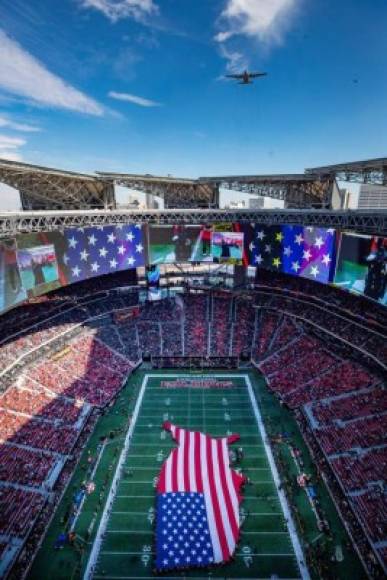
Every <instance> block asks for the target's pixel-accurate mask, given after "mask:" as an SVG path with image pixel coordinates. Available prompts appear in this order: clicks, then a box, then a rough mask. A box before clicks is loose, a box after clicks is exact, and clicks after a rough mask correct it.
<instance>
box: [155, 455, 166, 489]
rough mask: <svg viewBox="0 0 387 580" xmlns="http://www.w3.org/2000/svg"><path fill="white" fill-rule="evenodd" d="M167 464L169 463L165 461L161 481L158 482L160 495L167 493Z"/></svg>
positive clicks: (160, 476)
mask: <svg viewBox="0 0 387 580" xmlns="http://www.w3.org/2000/svg"><path fill="white" fill-rule="evenodd" d="M166 464H167V462H166V461H165V462H164V465H163V466H162V468H161V471H160V475H159V481H158V484H157V491H158V492H159V493H165V492H166V489H165V468H166Z"/></svg>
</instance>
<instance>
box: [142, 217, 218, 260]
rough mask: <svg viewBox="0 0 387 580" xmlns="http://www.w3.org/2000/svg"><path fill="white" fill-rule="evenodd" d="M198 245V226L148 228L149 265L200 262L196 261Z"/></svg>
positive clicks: (199, 235) (199, 232) (199, 234)
mask: <svg viewBox="0 0 387 580" xmlns="http://www.w3.org/2000/svg"><path fill="white" fill-rule="evenodd" d="M200 245H201V227H200V226H196V225H193V226H191V225H188V226H185V225H176V226H170V225H167V226H150V228H149V261H150V263H151V264H173V263H174V262H190V261H191V262H192V261H200V260H199V259H197V258H198V257H199V253H200V248H199V246H200ZM210 246H211V244H210ZM209 253H210V252H209Z"/></svg>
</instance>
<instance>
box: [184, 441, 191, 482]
mask: <svg viewBox="0 0 387 580" xmlns="http://www.w3.org/2000/svg"><path fill="white" fill-rule="evenodd" d="M190 444H191V433H190V431H186V432H185V444H184V491H191V487H190V481H189V447H190Z"/></svg>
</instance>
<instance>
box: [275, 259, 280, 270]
mask: <svg viewBox="0 0 387 580" xmlns="http://www.w3.org/2000/svg"><path fill="white" fill-rule="evenodd" d="M280 265H281V260H280V259H279V258H274V259H273V266H275V267H276V268H279V267H280Z"/></svg>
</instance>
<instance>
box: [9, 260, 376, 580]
mask: <svg viewBox="0 0 387 580" xmlns="http://www.w3.org/2000/svg"><path fill="white" fill-rule="evenodd" d="M386 318H387V314H386V310H385V308H383V307H382V306H381V305H379V304H377V303H376V302H375V303H374V302H371V301H368V300H366V299H364V298H361V297H356V296H352V295H350V294H344V293H343V292H342V291H340V290H339V289H336V288H333V287H331V286H327V285H321V284H318V283H315V282H313V281H309V280H305V279H301V278H293V277H289V276H287V275H280V274H276V273H273V272H269V271H266V272H265V271H264V270H262V271H261V272H260V274H259V278H258V279H256V283H255V284H254V286H253V287H250V288H245V289H241V290H238V291H237V290H235V291H233V290H227V289H225V288H215V289H214V288H211V287H209V286H204V285H203V286H199V287H195V288H192V287H191V286H190V285H189V284H187V285H186V286H185V287H184V292H182V293H181V294H179V295H178V297H177V298H176V297H175V295H172V293H171V294H170V295H169V297H167V298H165V299H163V300H160V301H158V302H155V303H150V302H142V301H140V292H139V287H138V286H136V285H133V286H128V273H127V272H121V273H117V274H113V275H107V276H103V277H101V278H95V279H92V280H88V281H84V282H79V283H77V284H73V285H70V286H69V287H66V288H62V289H60V290H55V291H53V292H50V293H48V294H46V295H44V296H41V297H39V298H35V299H33V300H31V301H30V302H28V303H26V304H24V305H21V306H19V307H18V308H15V309H13V310H10V311H8V312H7V313H5V314H3V315H2V316H1V318H0V337H1V340H0V364H1V370H0V373H1V374H0V376H1V394H0V438H1V446H0V507H1V509H0V514H1V515H0V576H6V575H9V577H10V578H15V579H16V578H24V577H27V576H28V574H29V575H30V577H31V578H39V579H40V580H42V579H43V578H53V577H55V578H70V577H71V578H76V577H80V576H82V575H83V574H84V573H85V571H88V573H90V577H91V576H92V573H93V571H94V572H95V577H106V578H108V577H130V573H129V572H130V570H129V568H130V566H132V568H133V570H134V571H135V572H134V576H132V577H149V576H151V575H152V572H151V571H152V569H153V566H152V564H151V563H150V564H149V562H150V558H153V554H152V543H153V541H152V536H150V535H149V534H150V532H149V530H147V533H146V534H145V536H146V537H145V539H144V541H140V540H141V539H139V540H138V542H137V544H136V546H137V548H136V549H135V550H132V551H133V554H131V550H130V549H127V552H125V553H127V555H128V557H129V560H126V561H123V560H122V559H121V560H120V561H119V564H118V566H116V567H115V568H114V566H113V565H111V567H109V566H110V564H109V562H110V558H107V556H106V554H105V556H104V552H107V554H109V552H111V557H112V558H113V553H114V552H120V550H121V551H122V542H118V543H117V542H116V543H114V542H110V544H109V541H108V538H109V529H111V528H109V527H108V528H107V529H106V530H105V532H104V533H102V532H101V530H102V531H103V526H104V525H106V523H107V522H106V521H105V520H107V519H109V516H110V515H111V514H110V512H109V510H110V509H111V506H110V504H109V503H108V502H109V501H111V500H112V498H113V497H114V496H115V495H116V492H117V489H118V492H120V489H121V487H120V486H121V483H120V476H124V478H126V479H128V480H130V478H132V481H133V486H132V491H133V490H134V491H133V493H132V495H134V496H136V494H137V496H138V497H137V498H136V497H134V504H132V507H133V505H134V506H136V505H137V502H138V506H139V508H138V511H139V512H140V516H139V518H140V519H135V520H133V522H131V521H130V518H129V521H128V525H130V524H131V523H132V524H133V523H134V526H135V527H134V528H132V529H134V530H136V529H138V530H141V526H144V525H145V523H144V521H145V522H148V523H149V524H150V526H151V527H150V530H152V526H153V525H154V524H153V520H154V518H153V519H152V518H151V521H149V520H148V519H147V517H148V515H149V506H152V502H150V503H149V502H148V503H149V505H148V504H146V505H145V504H142V503H141V501H140V496H141V494H145V495H146V494H148V495H149V490H147V491H146V493H145V491H141V489H142V486H141V485H138V484H137V487H136V485H134V484H135V481H136V478H137V477H138V472H141V469H148V471H149V473H153V477H156V476H157V473H158V472H159V470H160V459H157V458H156V456H155V457H154V458H153V459H152V460H149V463H147V462H145V463H144V461H145V460H144V459H141V455H140V462H139V463H135V464H134V467H133V466H131V464H130V463H128V464H125V463H124V460H125V459H126V455H125V452H126V451H127V450H125V444H126V443H128V442H130V438H131V437H132V436H133V442H134V443H136V444H139V445H140V446H141V442H139V441H138V438H136V437H137V435H136V433H137V431H136V429H140V431H141V428H142V429H143V430H144V429H145V431H146V429H147V425H148V423H149V424H150V425H152V427H153V426H155V429H157V437H158V438H159V439H160V428H161V421H160V418H162V416H163V415H164V410H165V407H164V406H165V405H167V407H169V408H168V413H170V415H173V416H176V417H177V418H180V417H181V420H182V421H184V420H185V421H186V422H187V425H188V426H191V428H193V429H194V428H196V429H203V430H204V429H205V427H206V423H205V422H203V421H204V420H203V416H205V415H200V417H199V418H198V421H199V422H198V424H196V425H195V421H194V418H193V417H191V418H190V417H186V415H185V410H186V409H189V408H190V407H189V405H190V404H191V403H189V404H188V403H187V399H186V396H188V394H189V396H191V395H192V397H193V398H194V397H196V396H198V393H200V396H202V397H204V396H206V397H209V396H211V395H210V393H211V392H212V391H211V389H204V388H200V386H199V387H196V389H197V391H195V388H193V387H192V388H191V387H187V386H186V385H183V386H181V387H180V390H179V389H173V390H172V391H171V400H170V402H169V403H168V402H166V401H165V397H166V396H167V395H165V394H164V393H165V389H164V391H163V390H162V389H161V387H157V386H155V389H156V391H155V392H154V393H153V398H152V400H150V399H149V400H148V399H147V398H146V397H147V396H148V395H147V394H146V393H145V399H144V401H145V403H144V404H145V409H148V411H149V417H148V416H147V415H145V416H144V417H143V420H144V421H145V423H141V422H139V423H138V427H136V426H135V419H136V418H137V415H138V413H140V415H139V416H140V419H141V413H142V412H143V411H142V410H141V398H140V397H142V396H143V395H144V391H142V390H141V389H142V387H141V385H142V384H143V380H142V379H143V376H144V370H143V369H148V371H145V372H149V369H150V367H151V364H152V361H153V365H154V367H156V368H157V369H161V368H168V369H171V368H177V369H179V368H180V369H181V368H182V369H185V370H184V371H180V374H183V375H184V376H185V377H186V376H187V375H188V373H189V371H190V370H192V368H196V369H199V370H200V371H201V372H202V373H206V374H211V372H213V369H214V368H219V367H222V368H223V369H225V368H227V369H231V368H233V367H235V366H239V368H240V369H244V370H243V371H241V370H239V371H238V372H239V373H240V372H243V373H247V376H248V377H249V379H248V380H249V381H251V384H252V385H253V386H252V387H251V389H252V391H251V392H252V393H253V394H252V395H251V397H250V399H249V400H248V398H246V401H245V399H244V397H247V390H246V389H247V387H246V385H240V384H234V387H235V388H237V389H240V392H241V394H240V395H237V397H238V398H239V399H240V402H241V403H243V404H246V419H245V420H246V421H248V423H246V429H247V424H250V421H251V424H253V423H254V421H255V418H257V415H254V409H255V406H254V405H256V407H257V409H258V408H259V417H262V419H263V423H262V425H263V424H264V425H265V427H266V431H267V436H266V435H265V434H264V431H263V432H262V431H261V432H260V438H259V440H258V439H257V440H256V441H254V444H255V443H256V444H257V445H260V446H261V447H262V446H263V447H264V448H265V452H266V455H262V464H261V463H259V461H258V460H257V459H255V458H254V455H253V454H251V452H250V451H249V444H248V443H246V441H247V440H248V437H251V436H252V434H251V432H248V431H247V430H246V431H245V430H244V427H243V426H244V424H245V420H244V418H243V416H240V417H239V419H235V421H234V418H233V417H234V413H233V408H231V411H230V415H229V419H226V415H227V410H225V407H224V405H225V403H224V402H223V399H224V398H225V397H226V400H227V394H224V392H222V393H220V392H219V400H218V402H217V404H218V405H223V407H221V415H220V416H219V417H217V419H216V422H215V423H214V424H213V428H212V431H211V427H210V426H209V427H208V430H209V432H210V433H212V434H213V435H218V436H220V435H221V434H222V433H224V434H225V433H226V431H228V430H229V429H231V430H237V432H238V430H239V431H240V432H241V435H242V437H241V442H240V445H241V447H240V451H239V453H238V454H235V453H234V454H233V453H232V452H231V454H230V460H231V464H232V465H234V468H238V469H239V470H240V471H241V473H245V474H246V476H247V477H248V478H249V480H250V481H249V483H248V484H247V486H246V489H245V492H244V495H246V497H247V498H248V500H246V503H245V505H246V507H244V504H243V503H242V508H241V509H242V510H244V511H243V512H242V511H241V513H243V514H244V515H243V517H242V520H243V525H242V539H243V541H242V543H241V546H240V549H239V548H238V551H237V553H236V562H235V563H231V564H227V565H226V566H225V568H220V569H219V568H213V569H209V570H208V571H207V572H206V574H207V573H208V574H210V575H213V576H220V577H224V576H227V577H237V578H238V577H239V578H241V577H254V578H257V577H268V576H269V577H270V575H271V574H278V575H279V577H289V576H291V577H295V576H298V575H300V576H302V577H305V578H306V577H308V575H310V576H311V577H312V578H318V577H324V578H334V577H340V578H348V577H351V578H363V577H364V576H365V575H366V576H368V577H370V578H382V577H384V576H385V574H386V570H387V526H386V522H387V495H386V488H385V479H386V466H387V397H386V384H385V382H384V377H385V373H386V365H387V341H386V328H387V325H386ZM141 365H142V366H141ZM139 367H141V368H139ZM154 372H155V371H154ZM157 372H158V373H159V374H160V373H163V372H164V371H160V370H157ZM165 372H166V373H167V374H168V373H169V372H170V371H165ZM175 372H176V371H175ZM218 372H219V374H222V372H221V371H218ZM223 372H225V371H223ZM227 372H231V371H227ZM230 376H231V377H232V372H231V374H230ZM262 377H265V379H266V381H263V379H262ZM231 380H232V379H231ZM246 384H248V383H246ZM234 387H233V388H234ZM157 388H159V391H160V392H157ZM176 392H178V393H179V392H180V393H181V397H182V398H181V400H176V401H175V400H174V399H173V397H175V395H176ZM216 392H217V391H216V390H215V391H214V394H213V396H215V394H216ZM148 393H151V391H148ZM203 393H206V394H205V395H204V394H203ZM232 393H234V391H231V392H230V395H231V394H232ZM242 393H243V394H242ZM220 394H222V396H221V397H220ZM156 395H157V396H156ZM183 395H184V396H183ZM239 399H238V400H239ZM204 400H205V403H201V404H202V408H201V411H200V412H201V413H204V414H205V413H206V408H207V402H208V404H209V405H210V404H211V403H210V402H209V401H207V399H203V401H204ZM214 400H215V399H214ZM158 401H160V408H158ZM254 401H255V403H254ZM257 401H258V405H257ZM194 403H195V401H193V402H192V404H193V407H192V408H195V404H194ZM227 404H228V403H226V405H227ZM250 404H251V406H249V405H250ZM161 405H162V406H161ZM187 405H188V406H187ZM136 413H137V414H136ZM152 413H153V415H152ZM168 413H167V414H168ZM170 415H169V416H170ZM254 417H255V418H254ZM132 419H133V421H132ZM238 420H239V423H238ZM190 421H191V422H192V425H191V423H190ZM141 425H143V427H141ZM208 425H210V422H209V421H208ZM257 425H258V426H259V421H258V419H257V423H256V424H255V427H254V428H255V429H257ZM262 425H261V426H262ZM257 433H258V432H257ZM256 437H258V435H256ZM143 444H144V445H145V443H143ZM158 446H159V443H158ZM263 447H262V449H263ZM168 449H170V446H169V447H168ZM238 449H239V448H238ZM271 453H272V454H273V457H274V459H273V461H272V463H271V462H270V457H272V456H271ZM163 457H165V455H163ZM128 458H130V454H129V455H128ZM117 466H119V469H118V468H117ZM141 466H142V467H141ZM259 469H264V470H266V471H265V473H266V474H267V476H268V478H269V479H268V482H269V483H268V484H267V485H266V484H264V483H262V485H261V484H260V478H259V477H258V476H256V475H255V473H256V471H255V470H258V473H260V471H259ZM277 472H278V474H279V475H278V474H277V475H278V477H279V480H278V481H276V473H277ZM139 481H141V478H139ZM262 481H265V480H262ZM279 481H281V483H279ZM265 486H266V487H265ZM151 493H152V492H151ZM281 494H283V500H281ZM119 495H120V493H118V496H119ZM121 495H124V494H121ZM132 499H133V498H132ZM280 500H281V501H280ZM114 505H115V504H114ZM120 505H121V508H120V510H121V511H123V512H124V511H125V509H126V508H125V505H126V507H127V505H128V504H125V501H124V500H122V499H121V500H120ZM279 506H281V509H284V510H285V511H283V512H281V513H279V514H278V517H279V518H282V519H280V524H278V525H279V527H278V526H277V527H276V525H277V524H273V523H270V521H269V523H268V521H267V520H270V517H271V516H270V515H269V516H267V518H266V520H265V517H263V516H262V514H263V513H265V512H269V511H270V510H273V511H274V512H276V510H278V509H279ZM284 506H285V507H284ZM333 506H334V507H333ZM57 508H58V509H57ZM285 508H287V509H289V510H290V511H289V513H287V512H286V509H285ZM142 512H144V514H145V515H144V516H142V515H141V513H142ZM258 512H262V513H261V519H259V518H258V520H255V519H254V518H255V517H256V516H255V515H254V514H255V513H258ZM258 515H259V513H258ZM123 517H124V516H123ZM141 518H143V519H141ZM143 520H144V521H143ZM249 520H250V521H249ZM120 521H122V520H121V519H120ZM50 522H51V524H50ZM293 522H294V527H292V526H293ZM116 523H117V522H116ZM277 523H278V522H277ZM257 530H259V532H258V531H257ZM124 531H125V530H124ZM139 533H140V532H139ZM254 533H256V534H258V533H259V535H257V538H255V536H251V538H253V539H251V542H250V543H249V542H248V541H247V540H246V538H247V539H248V538H249V535H248V534H254ZM127 535H130V534H129V532H128V534H127ZM276 535H278V536H279V537H281V535H283V536H284V539H283V543H281V541H280V540H278V541H277V540H275V541H274V539H272V536H273V538H275V536H276ZM106 538H107V539H106ZM298 541H299V546H300V547H299V553H298V554H297V542H298ZM105 542H107V544H108V545H110V546H111V547H110V548H109V549H108V550H106V549H105V547H103V550H102V552H101V554H98V551H99V548H100V544H102V545H103V546H105ZM149 542H150V544H149ZM144 546H146V547H147V549H146V550H145V552H144ZM265 546H266V548H265ZM148 547H149V549H148ZM270 547H271V548H272V551H271V550H270V549H269V548H270ZM39 549H40V552H39ZM265 553H266V554H268V553H270V557H269V560H268V559H267V558H266V560H265V559H264V558H265V556H264V555H265ZM281 553H283V554H284V557H285V558H288V560H285V561H286V562H287V564H286V563H285V564H282V565H279V564H278V560H280V558H281V556H280V554H281ZM36 554H37V557H36V560H35V563H34V564H33V565H32V563H33V561H34V557H35V556H36ZM90 554H91V555H92V557H93V554H94V556H95V557H96V560H95V566H96V567H95V568H93V567H92V564H93V561H92V560H90V558H91V556H90ZM130 554H131V555H130ZM300 554H301V556H300ZM145 556H148V559H146V558H145ZM101 558H102V560H101ZM144 558H145V559H144ZM246 558H247V559H246ZM238 559H239V560H240V561H238ZM145 561H146V564H145ZM42 562H44V565H42ZM101 562H102V563H101ZM125 562H126V564H125ZM359 562H361V564H360V563H359ZM128 563H129V564H128ZM31 565H32V568H31ZM123 565H127V566H129V568H128V570H126V572H125V570H122V568H121V567H122V566H123ZM227 566H231V568H229V569H228V568H227ZM303 567H305V569H304V568H303ZM306 568H307V569H308V572H307V571H306ZM117 569H118V570H120V571H121V574H119V573H118V572H117ZM112 570H115V572H114V571H112ZM348 570H350V571H351V575H350V576H348ZM140 571H141V576H140ZM192 574H193V575H195V572H193V573H192ZM136 575H137V576H136ZM187 575H190V573H189V572H187ZM196 576H198V573H196ZM199 576H200V573H199Z"/></svg>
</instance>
